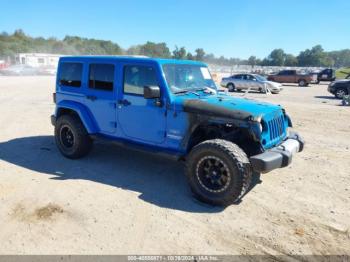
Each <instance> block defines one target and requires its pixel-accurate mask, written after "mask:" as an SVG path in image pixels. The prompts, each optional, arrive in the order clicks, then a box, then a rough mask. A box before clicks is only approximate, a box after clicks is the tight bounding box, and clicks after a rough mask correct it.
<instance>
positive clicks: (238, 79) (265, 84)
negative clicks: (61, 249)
mask: <svg viewBox="0 0 350 262" xmlns="http://www.w3.org/2000/svg"><path fill="white" fill-rule="evenodd" d="M221 86H222V87H226V88H227V89H228V90H229V91H230V92H233V91H241V90H245V89H248V88H250V89H251V90H254V91H259V92H265V90H266V88H268V89H269V90H270V91H271V93H273V94H277V93H279V92H280V91H281V90H283V87H282V85H281V84H280V83H276V82H272V81H268V80H267V79H266V78H265V77H262V76H261V75H256V74H237V75H233V76H231V77H226V78H223V79H222V81H221Z"/></svg>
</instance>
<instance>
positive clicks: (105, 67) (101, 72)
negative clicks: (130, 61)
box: [89, 64, 114, 91]
mask: <svg viewBox="0 0 350 262" xmlns="http://www.w3.org/2000/svg"><path fill="white" fill-rule="evenodd" d="M113 86H114V65H111V64H90V67H89V88H93V89H100V90H106V91H112V90H113Z"/></svg>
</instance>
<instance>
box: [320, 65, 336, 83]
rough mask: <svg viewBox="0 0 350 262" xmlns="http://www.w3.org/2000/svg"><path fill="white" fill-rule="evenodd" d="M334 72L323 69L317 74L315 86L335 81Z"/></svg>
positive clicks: (329, 69)
mask: <svg viewBox="0 0 350 262" xmlns="http://www.w3.org/2000/svg"><path fill="white" fill-rule="evenodd" d="M335 79H336V77H335V70H334V69H331V68H326V69H323V70H322V71H321V72H319V73H317V82H316V83H317V84H319V83H320V82H321V81H327V82H328V81H335Z"/></svg>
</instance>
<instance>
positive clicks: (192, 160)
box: [186, 139, 252, 206]
mask: <svg viewBox="0 0 350 262" xmlns="http://www.w3.org/2000/svg"><path fill="white" fill-rule="evenodd" d="M210 158H215V159H219V160H220V161H222V163H224V164H225V167H224V170H225V169H226V170H228V172H225V173H226V174H228V175H225V176H226V177H229V179H228V178H227V180H226V183H225V184H224V186H223V188H221V189H220V190H210V188H208V187H206V186H205V185H204V182H203V181H201V178H200V177H202V176H201V175H200V170H201V169H200V168H201V163H203V159H210ZM209 161H210V160H209ZM186 176H187V178H188V181H189V184H190V187H191V190H192V192H193V194H194V196H195V197H196V198H197V199H198V200H200V201H203V202H205V203H208V204H211V205H219V206H227V205H230V204H232V203H235V202H237V201H239V200H240V199H241V198H242V197H243V195H244V194H245V193H246V192H247V191H248V190H249V188H250V184H251V180H252V168H251V164H250V161H249V159H248V157H247V155H246V154H245V152H244V151H243V150H242V149H241V148H240V147H238V146H237V145H236V144H234V143H232V142H230V141H226V140H222V139H214V140H208V141H204V142H202V143H200V144H198V145H197V146H195V147H194V148H193V149H192V151H191V152H190V154H189V156H188V158H187V160H186Z"/></svg>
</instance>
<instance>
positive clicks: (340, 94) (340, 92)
mask: <svg viewBox="0 0 350 262" xmlns="http://www.w3.org/2000/svg"><path fill="white" fill-rule="evenodd" d="M346 94H347V92H346V90H345V89H344V88H338V89H337V91H336V92H335V97H336V98H338V99H343V97H344V96H345V95H346Z"/></svg>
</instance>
